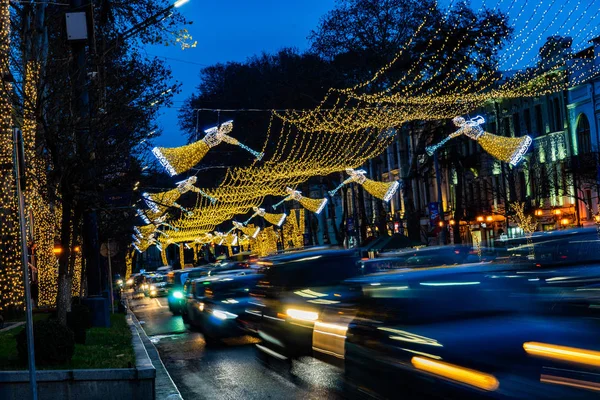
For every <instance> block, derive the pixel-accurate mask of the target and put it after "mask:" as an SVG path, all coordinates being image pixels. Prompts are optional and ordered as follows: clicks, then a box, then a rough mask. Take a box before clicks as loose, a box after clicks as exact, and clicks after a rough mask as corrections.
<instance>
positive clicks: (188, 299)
mask: <svg viewBox="0 0 600 400" xmlns="http://www.w3.org/2000/svg"><path fill="white" fill-rule="evenodd" d="M235 266H237V264H235V263H232V264H230V265H228V266H226V267H225V268H211V269H209V270H208V271H201V272H200V273H199V275H200V277H189V276H188V278H187V279H186V281H185V283H184V284H183V294H184V302H183V305H182V306H181V307H180V308H179V309H180V311H181V315H182V317H183V320H184V321H186V322H189V320H190V316H193V315H194V314H195V313H196V310H197V309H198V306H199V303H200V302H201V301H202V299H203V298H204V289H205V287H206V286H205V285H207V284H208V282H211V281H215V280H219V279H222V278H224V277H236V276H246V275H255V274H256V273H257V271H258V269H256V268H243V269H229V268H232V267H235ZM197 274H198V273H197V272H195V273H194V275H197ZM209 274H210V275H209Z"/></svg>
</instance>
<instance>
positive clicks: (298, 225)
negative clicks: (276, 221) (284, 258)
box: [283, 209, 304, 249]
mask: <svg viewBox="0 0 600 400" xmlns="http://www.w3.org/2000/svg"><path fill="white" fill-rule="evenodd" d="M283 239H284V243H283V248H284V249H291V248H297V249H298V248H302V247H303V246H304V209H300V210H292V211H291V213H290V216H289V217H288V218H287V219H286V220H285V224H284V225H283Z"/></svg>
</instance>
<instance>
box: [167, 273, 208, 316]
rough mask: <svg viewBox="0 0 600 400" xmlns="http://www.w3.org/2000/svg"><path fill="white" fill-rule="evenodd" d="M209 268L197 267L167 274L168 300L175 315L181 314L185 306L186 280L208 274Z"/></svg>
mask: <svg viewBox="0 0 600 400" xmlns="http://www.w3.org/2000/svg"><path fill="white" fill-rule="evenodd" d="M208 270H209V268H208V267H196V268H186V269H181V270H177V271H171V272H169V273H168V274H167V288H168V297H167V302H168V304H169V310H170V311H171V312H172V313H173V315H179V314H181V310H182V308H183V307H184V306H185V293H184V287H183V286H184V284H185V282H186V281H187V280H188V279H194V278H199V277H201V276H206V275H207V273H208Z"/></svg>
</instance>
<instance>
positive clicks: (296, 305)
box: [239, 250, 359, 359]
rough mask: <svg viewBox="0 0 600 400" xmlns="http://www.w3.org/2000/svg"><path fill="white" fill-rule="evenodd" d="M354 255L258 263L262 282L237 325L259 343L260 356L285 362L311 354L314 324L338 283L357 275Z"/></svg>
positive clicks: (319, 254) (324, 253)
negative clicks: (262, 268)
mask: <svg viewBox="0 0 600 400" xmlns="http://www.w3.org/2000/svg"><path fill="white" fill-rule="evenodd" d="M357 261H358V254H357V253H356V252H355V251H352V250H319V251H309V252H298V253H292V254H283V255H277V256H272V257H269V258H265V259H262V260H261V261H259V262H258V264H259V265H261V266H263V267H264V268H265V270H264V277H263V279H261V280H260V281H259V282H258V284H257V285H256V287H255V288H254V289H253V290H252V291H251V295H252V297H254V300H253V301H252V302H251V303H249V305H248V308H247V309H246V310H245V312H244V314H243V315H242V316H240V318H239V321H240V324H241V325H242V326H243V327H244V329H246V330H247V331H249V332H256V333H257V334H258V335H259V336H260V338H261V339H262V343H261V344H258V345H257V347H258V349H259V350H261V351H262V352H263V353H264V354H266V355H268V356H274V357H276V358H280V359H288V358H293V357H298V356H301V355H306V354H311V353H312V331H313V325H314V322H315V321H316V320H317V319H318V317H319V313H320V312H321V309H322V308H323V306H324V305H326V304H328V303H329V302H330V301H336V300H323V298H324V297H327V296H329V295H333V289H334V287H335V286H337V285H339V283H340V282H341V281H343V280H344V279H347V278H349V277H352V276H356V275H358V274H359V268H358V267H357V265H356V262H357Z"/></svg>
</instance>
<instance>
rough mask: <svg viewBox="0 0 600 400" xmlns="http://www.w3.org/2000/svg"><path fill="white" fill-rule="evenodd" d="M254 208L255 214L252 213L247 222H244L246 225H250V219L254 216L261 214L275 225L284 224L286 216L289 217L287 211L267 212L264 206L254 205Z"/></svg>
mask: <svg viewBox="0 0 600 400" xmlns="http://www.w3.org/2000/svg"><path fill="white" fill-rule="evenodd" d="M252 210H254V214H252V216H251V217H250V218H248V220H247V221H246V222H244V225H248V222H250V220H251V219H252V218H254V217H256V216H257V215H259V216H261V217H263V218H264V219H265V220H267V221H268V222H270V223H272V224H273V225H276V226H281V224H283V221H285V218H286V217H287V214H285V213H283V214H269V213H267V212H265V209H264V208H258V207H252Z"/></svg>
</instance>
